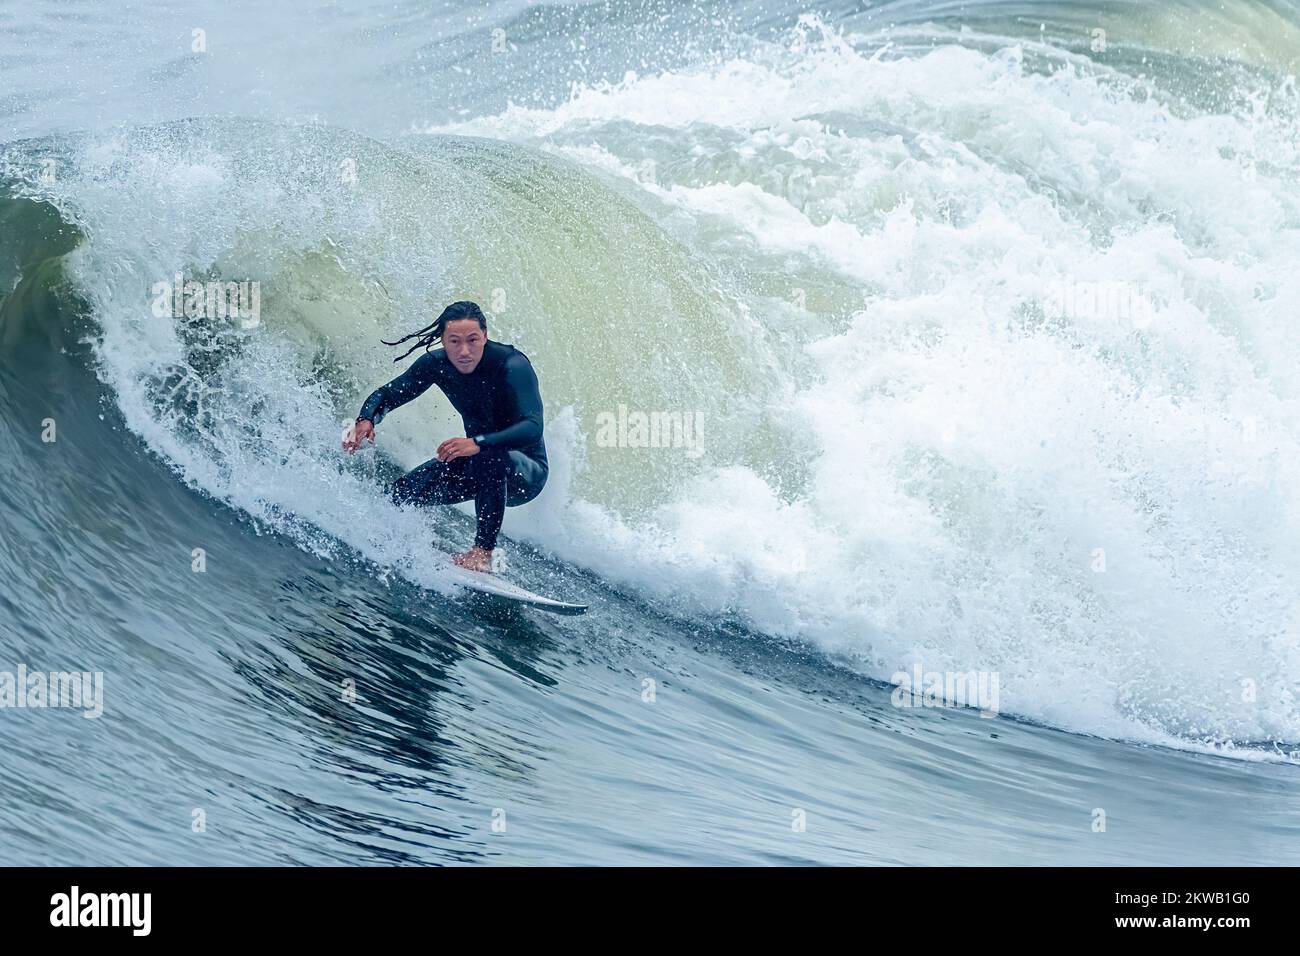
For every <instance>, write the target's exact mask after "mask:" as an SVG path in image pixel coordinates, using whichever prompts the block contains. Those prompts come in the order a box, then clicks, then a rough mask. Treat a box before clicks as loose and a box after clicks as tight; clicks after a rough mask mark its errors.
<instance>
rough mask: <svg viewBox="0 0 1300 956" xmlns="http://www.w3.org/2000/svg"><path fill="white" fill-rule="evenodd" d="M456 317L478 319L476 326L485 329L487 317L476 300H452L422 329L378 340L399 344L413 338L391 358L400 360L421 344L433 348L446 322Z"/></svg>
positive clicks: (440, 336)
mask: <svg viewBox="0 0 1300 956" xmlns="http://www.w3.org/2000/svg"><path fill="white" fill-rule="evenodd" d="M457 319H478V327H479V328H480V329H482V330H483V331H484V332H486V331H487V319H486V318H485V317H484V315H483V310H482V309H480V308H479V307H478V303H477V302H464V301H462V302H453V303H452V304H451V305H449V306H447V308H445V309H443V310H442V315H440V316H438V317H437V318H436V319H434V320H433V322H432V324H430V325H426V326H425V327H424V328H422V329H416V330H415V331H414V332H412V333H411V334H410V335H403V336H402V337H401V338H400V339H398V340H397V341H396V342H387V341H384V339H380V340H379V341H381V342H383V343H384V344H385V345H401V344H402V343H403V342H406V341H408V340H410V339H415V344H414V345H412V346H411V347H410V348H409V349H407V350H406V351H405V352H403V353H402V354H401V355H399V356H398V357H397V358H395V359H393V361H394V362H400V361H401V360H402V359H404V358H406V356H408V355H410V354H411V353H412V352H414V351H415V350H416V349H418V348H419V347H420V346H421V345H423V346H424V350H425V351H426V352H427V351H428V350H429V349H431V348H433V345H434V343H435V342H437V341H438V340H439V339H441V338H442V333H443V331H444V330H445V329H446V328H447V323H448V322H455V321H456V320H457Z"/></svg>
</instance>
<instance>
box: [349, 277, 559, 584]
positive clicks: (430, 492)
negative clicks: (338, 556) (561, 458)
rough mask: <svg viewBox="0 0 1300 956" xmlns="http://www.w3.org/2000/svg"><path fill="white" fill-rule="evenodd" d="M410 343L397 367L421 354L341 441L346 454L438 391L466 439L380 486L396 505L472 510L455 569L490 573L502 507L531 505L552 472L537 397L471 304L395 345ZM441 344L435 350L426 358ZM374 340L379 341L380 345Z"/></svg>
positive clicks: (517, 360) (524, 364)
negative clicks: (469, 504) (392, 416)
mask: <svg viewBox="0 0 1300 956" xmlns="http://www.w3.org/2000/svg"><path fill="white" fill-rule="evenodd" d="M409 339H415V340H416V341H415V344H414V345H412V346H411V347H410V348H409V349H408V350H407V351H406V352H405V353H404V354H403V355H401V356H399V357H398V358H396V359H394V361H395V362H400V361H401V360H402V359H404V358H406V356H407V355H410V354H411V353H412V352H414V351H415V350H416V349H417V348H419V347H420V346H421V345H423V346H424V348H425V354H424V355H421V356H420V357H419V358H418V359H416V360H415V361H414V362H412V363H411V366H410V368H408V369H407V370H406V371H405V372H403V373H402V374H401V375H399V376H398V377H397V378H395V379H393V380H392V381H391V382H389V383H388V384H387V385H381V386H380V387H379V388H377V389H375V391H374V392H372V393H371V395H370V397H369V398H367V399H366V401H365V404H363V405H362V406H361V413H360V414H359V415H358V416H357V420H356V422H355V423H354V424H353V425H352V427H351V428H349V429H348V433H347V435H346V436H345V437H344V439H343V448H344V450H345V451H347V452H348V454H352V453H353V452H355V451H356V450H357V449H358V448H360V447H361V443H362V442H363V441H365V440H366V439H369V440H370V443H371V444H372V445H373V444H374V441H375V426H376V425H378V424H379V423H380V422H381V421H382V420H383V418H384V416H385V415H387V414H388V413H389V412H391V411H392V410H393V409H395V408H399V407H401V406H402V405H405V404H406V403H407V402H409V401H411V400H412V399H414V398H417V397H418V396H420V395H422V394H423V393H424V392H425V390H427V389H428V388H429V386H430V385H435V384H436V385H437V386H438V387H439V388H441V389H442V391H443V393H444V394H445V395H446V396H447V398H448V399H449V400H450V401H451V404H452V406H453V407H454V408H455V409H456V411H458V412H459V413H460V417H461V420H462V421H463V422H464V425H465V436H466V437H464V438H448V439H447V440H446V441H444V442H443V443H442V444H441V445H439V446H438V451H437V454H436V456H435V457H434V458H432V459H430V460H429V461H426V462H425V463H424V464H423V465H420V466H419V467H417V468H414V469H412V470H411V471H409V472H407V473H406V474H405V475H403V476H402V477H401V478H398V479H397V480H396V481H395V482H393V483H392V484H391V485H388V486H386V487H385V493H386V494H388V495H389V496H390V497H391V498H392V500H393V501H394V502H395V503H396V504H399V505H400V504H407V503H413V504H418V505H450V504H457V503H459V502H462V501H469V500H471V499H473V501H474V513H475V516H476V517H477V519H478V529H477V532H476V533H475V535H474V546H473V547H472V548H470V549H469V550H468V551H466V552H465V553H464V554H460V555H457V556H456V557H455V558H453V560H454V561H455V562H456V564H458V565H460V566H461V567H463V568H469V569H470V570H473V571H488V570H491V567H492V552H493V550H494V549H495V548H496V544H497V535H498V534H499V533H500V531H501V524H502V522H503V521H504V520H505V510H506V508H507V507H514V506H515V505H522V504H525V503H526V502H529V501H532V500H533V499H534V498H536V497H537V495H538V494H539V493H540V492H541V490H542V488H543V486H544V485H545V484H546V477H547V475H548V473H549V471H550V466H549V465H548V464H547V461H546V445H545V443H544V442H543V440H542V396H541V392H540V391H539V389H538V385H537V375H536V373H535V372H534V371H533V366H532V363H531V362H529V361H528V357H527V356H526V355H524V353H523V352H520V351H519V350H518V349H516V348H515V347H514V346H512V345H504V344H502V343H500V342H491V341H489V340H488V337H487V319H486V318H485V317H484V316H483V312H482V310H481V309H480V308H479V307H478V305H476V304H475V303H473V302H453V303H452V304H451V305H449V306H447V308H445V309H444V310H443V311H442V314H441V315H439V316H438V318H437V319H436V320H435V321H434V322H433V324H432V325H429V326H427V327H425V328H423V329H420V330H419V331H416V332H412V333H411V334H410V335H406V336H403V337H402V338H400V339H398V340H397V341H396V342H384V344H385V345H400V344H401V343H402V342H405V341H407V340H409ZM439 340H441V341H442V345H443V347H442V348H440V349H437V350H436V351H432V352H431V351H429V349H430V348H431V347H432V346H433V344H434V343H435V342H437V341H439ZM381 341H382V340H381Z"/></svg>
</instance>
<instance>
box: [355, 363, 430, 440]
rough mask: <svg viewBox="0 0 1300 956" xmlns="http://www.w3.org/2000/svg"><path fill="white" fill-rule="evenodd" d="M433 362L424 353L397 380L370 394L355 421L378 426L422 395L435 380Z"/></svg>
mask: <svg viewBox="0 0 1300 956" xmlns="http://www.w3.org/2000/svg"><path fill="white" fill-rule="evenodd" d="M435 361H436V359H435V358H434V355H433V353H432V352H426V353H425V354H424V355H421V356H420V357H419V358H418V359H416V360H415V361H414V362H412V363H411V366H410V368H408V369H407V370H406V371H405V372H403V373H402V374H401V375H399V376H397V378H395V379H393V380H392V381H391V382H389V383H388V384H387V385H381V386H379V387H378V388H377V389H375V390H374V391H373V392H371V393H370V397H369V398H367V399H366V402H365V404H364V405H362V406H361V414H359V415H358V416H357V421H361V420H362V419H369V420H370V422H371V423H373V424H375V425H378V424H379V423H380V422H381V421H383V418H384V416H385V415H387V414H388V413H389V412H391V411H392V410H393V409H395V408H401V407H402V406H403V405H405V404H406V403H407V402H409V401H411V400H412V399H414V398H418V397H419V396H421V395H423V394H424V392H425V391H426V390H427V389H428V388H429V386H430V385H432V384H433V383H434V380H435V378H436V376H435V373H434V362H435Z"/></svg>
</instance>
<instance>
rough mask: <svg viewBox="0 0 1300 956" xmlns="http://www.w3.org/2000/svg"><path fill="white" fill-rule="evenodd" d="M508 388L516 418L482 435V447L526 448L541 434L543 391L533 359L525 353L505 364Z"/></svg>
mask: <svg viewBox="0 0 1300 956" xmlns="http://www.w3.org/2000/svg"><path fill="white" fill-rule="evenodd" d="M506 390H507V391H508V393H509V394H510V397H511V400H512V401H513V403H514V413H515V414H514V419H515V422H514V424H513V425H510V426H508V427H506V428H503V429H501V431H499V432H492V434H490V435H483V436H482V437H481V438H480V439H479V442H478V444H479V447H480V448H527V447H528V446H529V445H533V444H536V443H537V441H538V439H540V438H541V437H542V393H541V391H540V390H539V389H538V387H537V373H536V372H534V371H533V363H532V362H530V361H528V359H526V358H524V357H523V356H522V355H512V356H511V357H510V360H509V362H508V363H507V364H506Z"/></svg>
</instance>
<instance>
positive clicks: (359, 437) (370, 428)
mask: <svg viewBox="0 0 1300 956" xmlns="http://www.w3.org/2000/svg"><path fill="white" fill-rule="evenodd" d="M367 438H369V439H370V444H372V445H373V444H374V443H375V425H374V422H371V421H370V420H368V419H365V418H363V419H361V421H359V422H356V423H354V424H353V426H352V427H351V428H349V429H348V431H347V434H346V435H344V436H343V450H344V451H345V452H347V453H348V454H349V455H350V454H352V453H353V452H354V451H356V450H357V449H358V448H360V447H361V443H362V442H363V441H365V440H366V439H367Z"/></svg>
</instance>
